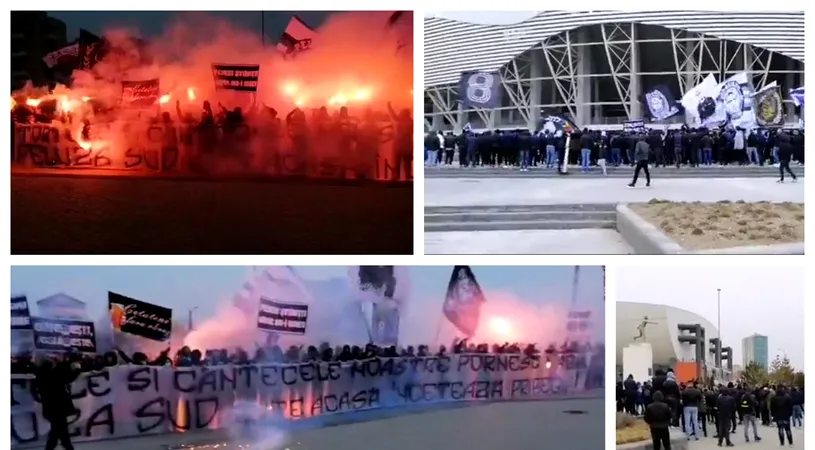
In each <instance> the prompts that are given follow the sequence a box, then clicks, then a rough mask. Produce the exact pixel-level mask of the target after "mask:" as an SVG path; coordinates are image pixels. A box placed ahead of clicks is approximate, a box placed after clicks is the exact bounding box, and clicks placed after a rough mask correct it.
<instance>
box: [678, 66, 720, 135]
mask: <svg viewBox="0 0 815 450" xmlns="http://www.w3.org/2000/svg"><path fill="white" fill-rule="evenodd" d="M718 86H719V85H718V83H717V82H716V77H715V76H714V75H713V74H710V75H708V76H707V77H705V79H704V80H702V82H701V83H699V84H698V85H696V86H694V87H693V89H691V90H689V91H688V92H686V93H685V95H684V96H683V97H682V107H683V108H684V109H685V123H686V124H687V125H688V126H689V127H691V128H699V127H701V126H702V124H703V123H705V122H707V121H709V120H710V118H711V117H714V116H715V115H716V97H717V96H718V94H719V89H718Z"/></svg>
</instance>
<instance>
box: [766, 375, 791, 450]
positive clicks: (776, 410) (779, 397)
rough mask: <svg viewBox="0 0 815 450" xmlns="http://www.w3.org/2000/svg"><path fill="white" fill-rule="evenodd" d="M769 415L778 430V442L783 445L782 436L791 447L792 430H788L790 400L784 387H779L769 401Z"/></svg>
mask: <svg viewBox="0 0 815 450" xmlns="http://www.w3.org/2000/svg"><path fill="white" fill-rule="evenodd" d="M770 414H772V416H773V420H775V424H776V427H777V428H778V440H779V441H781V445H782V446H783V445H784V435H785V434H786V435H787V440H788V441H789V442H790V446H791V445H792V430H791V429H790V419H791V418H792V398H790V395H789V394H787V390H786V389H785V388H784V386H782V385H779V386H778V389H776V391H775V396H774V397H773V398H772V399H771V400H770Z"/></svg>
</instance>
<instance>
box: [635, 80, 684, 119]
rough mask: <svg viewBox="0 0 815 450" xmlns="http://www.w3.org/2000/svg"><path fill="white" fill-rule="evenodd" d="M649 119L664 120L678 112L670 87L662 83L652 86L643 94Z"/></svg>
mask: <svg viewBox="0 0 815 450" xmlns="http://www.w3.org/2000/svg"><path fill="white" fill-rule="evenodd" d="M643 98H644V99H645V105H646V106H647V107H648V112H649V113H650V114H651V120H653V121H658V120H665V119H667V118H669V117H673V116H675V115H677V114H679V107H678V106H677V103H676V98H674V96H673V94H672V93H671V90H670V88H668V86H665V85H664V84H660V85H658V86H654V87H653V88H651V89H650V90H648V91H646V92H645V93H644V94H643Z"/></svg>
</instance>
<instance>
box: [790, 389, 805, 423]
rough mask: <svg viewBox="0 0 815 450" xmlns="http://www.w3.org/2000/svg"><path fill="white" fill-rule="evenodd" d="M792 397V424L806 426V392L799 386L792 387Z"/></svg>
mask: <svg viewBox="0 0 815 450" xmlns="http://www.w3.org/2000/svg"><path fill="white" fill-rule="evenodd" d="M790 399H791V400H792V426H793V427H795V426H797V427H798V428H802V427H803V426H804V422H803V418H804V393H803V392H802V391H801V390H800V389H798V388H792V390H791V391H790Z"/></svg>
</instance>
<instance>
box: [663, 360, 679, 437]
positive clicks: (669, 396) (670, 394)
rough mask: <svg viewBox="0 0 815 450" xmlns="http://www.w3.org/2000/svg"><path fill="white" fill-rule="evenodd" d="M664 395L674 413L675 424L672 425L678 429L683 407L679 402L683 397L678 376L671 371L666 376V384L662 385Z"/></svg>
mask: <svg viewBox="0 0 815 450" xmlns="http://www.w3.org/2000/svg"><path fill="white" fill-rule="evenodd" d="M662 395H664V396H665V403H667V404H668V406H670V407H671V411H673V422H672V423H671V424H672V425H673V426H675V427H678V426H679V407H680V406H681V405H680V402H679V400H680V398H681V397H682V392H681V390H680V389H679V383H677V382H676V375H675V374H674V371H673V370H671V369H668V373H666V374H665V382H664V383H662Z"/></svg>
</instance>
